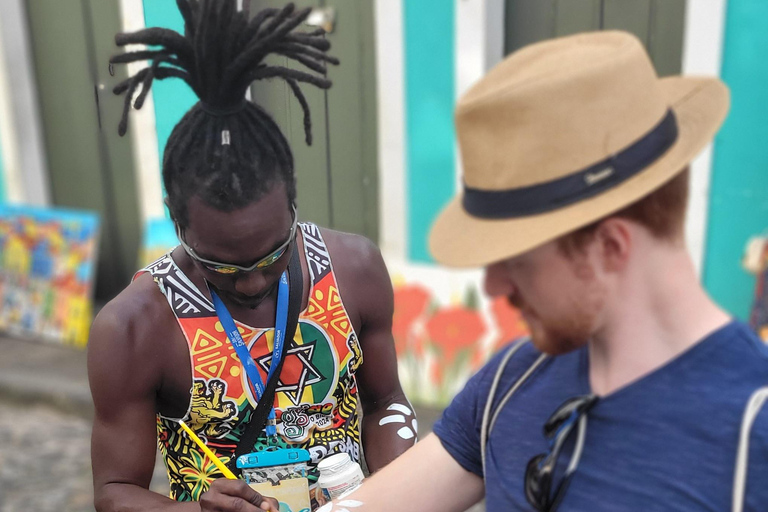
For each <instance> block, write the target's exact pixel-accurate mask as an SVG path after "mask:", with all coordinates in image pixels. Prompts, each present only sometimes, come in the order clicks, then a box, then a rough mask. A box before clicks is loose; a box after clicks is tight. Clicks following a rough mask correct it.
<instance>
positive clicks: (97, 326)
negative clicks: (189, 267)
mask: <svg viewBox="0 0 768 512" xmlns="http://www.w3.org/2000/svg"><path fill="white" fill-rule="evenodd" d="M173 328H175V326H174V319H173V314H172V313H171V310H170V308H169V307H168V304H167V302H166V299H165V296H164V295H163V294H162V293H161V292H160V291H159V289H158V287H157V285H156V284H155V282H154V280H153V279H152V276H150V275H149V274H142V275H140V276H139V277H137V278H136V279H135V280H134V281H133V282H132V283H131V284H130V285H128V286H127V287H126V288H125V289H124V290H123V291H122V292H120V294H118V295H117V297H115V298H114V299H112V300H111V301H109V302H108V303H107V304H106V305H105V306H104V307H103V308H102V309H101V311H99V314H98V315H97V316H96V318H95V319H94V321H93V326H92V327H91V336H90V339H89V342H88V344H89V352H91V353H95V354H101V353H102V352H104V351H109V352H111V353H113V354H115V355H117V356H118V357H119V358H121V359H124V360H125V361H126V362H129V361H132V360H144V361H146V360H151V359H152V358H154V357H157V356H160V355H161V354H159V353H158V351H159V350H161V344H158V343H155V340H157V339H158V338H161V339H162V338H167V337H168V335H169V333H170V332H171V331H170V329H173ZM110 359H111V358H110Z"/></svg>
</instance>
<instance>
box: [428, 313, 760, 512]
mask: <svg viewBox="0 0 768 512" xmlns="http://www.w3.org/2000/svg"><path fill="white" fill-rule="evenodd" d="M504 352H506V351H504ZM502 356H503V353H502V354H499V355H497V356H496V357H495V358H494V359H493V360H491V361H490V362H489V364H487V365H486V366H485V367H484V368H483V369H482V370H480V372H479V373H478V374H477V375H475V376H474V377H473V378H472V379H471V380H470V381H469V382H468V383H467V386H466V387H465V388H464V390H463V391H462V392H461V393H459V395H458V396H457V397H456V398H455V399H454V401H453V403H452V404H451V405H450V406H449V407H448V408H447V409H446V410H445V412H444V413H443V416H442V418H441V419H440V420H439V421H438V422H437V423H436V424H435V427H434V431H435V433H436V434H437V436H438V438H439V439H440V440H441V442H442V444H443V446H444V447H445V449H446V450H447V451H448V452H449V453H450V454H451V456H452V457H453V458H454V459H455V460H456V461H457V462H458V463H459V464H460V465H461V466H462V467H464V468H465V469H466V470H468V471H471V472H472V473H474V474H476V475H478V476H481V477H482V476H483V469H482V463H481V455H480V426H481V423H482V417H483V409H484V407H485V403H486V399H487V398H488V395H489V391H490V387H491V383H492V381H493V377H494V375H495V374H496V370H497V369H498V367H499V364H500V363H501V359H502ZM538 356H539V353H538V352H537V351H536V350H535V349H534V348H533V346H532V345H531V344H530V343H526V344H525V346H523V347H522V348H521V349H520V350H519V351H518V352H517V353H516V354H515V355H513V356H512V358H511V360H510V362H509V364H508V366H507V368H506V370H505V372H504V374H503V377H502V379H501V381H500V385H499V388H498V391H497V394H496V399H495V401H494V402H495V404H494V405H496V404H498V402H500V401H501V399H502V397H503V396H504V394H505V393H506V391H507V390H508V389H509V388H510V387H511V386H512V385H513V383H514V382H516V381H517V379H518V378H519V377H520V376H521V375H522V374H523V373H524V372H525V371H526V370H527V369H528V368H529V367H530V366H531V365H532V364H533V362H534V361H535V360H536V358H537V357H538ZM588 365H589V360H588V351H587V349H586V348H583V349H580V350H577V351H574V352H572V353H569V354H566V355H562V356H558V357H554V358H550V359H548V360H546V361H545V362H544V363H543V364H542V366H540V367H539V369H538V370H536V372H535V373H533V374H532V375H531V377H530V378H529V379H528V380H527V381H526V382H525V383H524V384H523V385H522V386H521V388H520V389H519V390H518V391H517V393H516V394H515V395H514V396H513V397H512V398H511V399H510V400H509V402H508V403H507V404H506V406H505V407H504V409H503V412H502V413H501V414H500V416H499V420H498V422H497V423H496V426H495V428H494V430H493V431H492V433H491V436H490V438H489V442H488V452H487V454H488V459H487V466H488V467H487V471H488V474H487V475H486V478H485V481H486V506H487V509H488V511H489V512H496V511H505V512H506V511H514V510H532V507H531V506H530V505H529V504H528V502H527V501H526V499H525V494H524V489H523V481H524V475H525V468H526V465H527V464H528V461H529V460H530V459H531V458H532V457H534V456H536V455H538V454H540V453H544V452H546V451H547V447H548V445H547V442H546V440H545V438H544V434H543V433H542V427H543V425H544V423H545V422H546V420H547V419H548V418H549V417H550V415H551V414H552V413H553V412H554V411H555V410H556V409H557V408H558V407H559V406H560V405H561V404H562V403H563V402H564V401H565V400H566V399H568V398H570V397H573V396H577V395H584V394H588V393H590V386H589V377H588ZM766 385H768V346H766V345H765V344H763V342H761V341H760V340H759V339H758V338H757V336H756V335H755V334H754V333H753V332H752V331H751V330H750V329H749V327H747V326H746V325H744V324H742V323H740V322H732V323H729V324H728V325H726V326H725V327H723V328H721V329H719V330H718V331H716V332H714V333H712V334H711V335H709V336H708V337H706V338H705V339H703V340H701V341H700V342H699V343H697V344H696V345H695V346H693V347H692V348H690V349H689V350H687V351H686V352H684V353H683V354H681V355H680V356H678V357H677V358H675V359H673V360H672V361H670V362H669V363H667V364H666V365H664V366H663V367H661V368H659V369H657V370H656V371H654V372H652V373H650V374H648V375H646V376H645V377H643V378H641V379H639V380H637V381H636V382H634V383H631V384H629V385H627V386H625V387H624V388H622V389H620V390H617V391H616V392H614V393H611V394H610V395H607V396H605V397H602V398H601V399H600V401H598V402H597V404H596V405H595V406H594V407H593V408H592V409H591V410H590V412H589V414H588V422H587V431H586V440H585V444H584V451H583V454H582V458H581V461H580V462H579V465H578V468H577V469H576V472H575V473H574V475H573V476H572V479H571V483H570V486H569V487H568V489H567V491H566V493H565V498H564V499H563V501H562V503H561V505H560V507H559V509H558V511H559V512H575V511H578V512H603V511H605V512H620V511H643V512H651V511H670V510H676V511H686V512H690V511H694V510H695V511H700V510H711V511H713V512H714V511H717V512H724V511H729V510H731V495H732V487H733V478H734V467H735V462H736V452H737V446H738V439H739V432H740V428H741V420H742V416H743V413H744V409H745V407H746V405H747V402H748V401H749V398H750V396H751V395H752V393H753V392H754V391H755V390H756V389H758V388H760V387H763V386H766ZM574 434H575V432H574V433H572V435H571V438H575V437H576V436H575V435H574ZM570 441H571V442H570V445H566V447H565V449H564V450H563V452H562V453H561V457H560V460H559V465H558V467H563V468H564V466H565V465H566V464H567V462H568V460H569V459H570V457H571V455H572V453H573V449H572V447H573V441H574V439H571V440H570ZM554 485H556V483H555V484H554ZM746 495H747V498H746V501H745V507H744V510H745V511H750V512H765V511H768V404H766V405H765V407H764V408H763V410H762V411H761V413H760V415H759V416H758V417H757V419H756V421H755V423H754V426H753V429H752V435H751V440H750V450H749V473H748V480H747V490H746Z"/></svg>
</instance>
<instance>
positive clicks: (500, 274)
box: [483, 261, 517, 297]
mask: <svg viewBox="0 0 768 512" xmlns="http://www.w3.org/2000/svg"><path fill="white" fill-rule="evenodd" d="M483 285H484V287H485V293H486V294H488V295H489V296H490V297H499V296H504V297H512V296H513V295H514V294H515V292H516V291H517V287H516V286H515V283H514V282H513V281H512V277H511V276H510V275H509V269H508V268H507V265H506V263H505V262H503V261H500V262H498V263H493V264H492V265H488V266H487V267H485V279H484V282H483Z"/></svg>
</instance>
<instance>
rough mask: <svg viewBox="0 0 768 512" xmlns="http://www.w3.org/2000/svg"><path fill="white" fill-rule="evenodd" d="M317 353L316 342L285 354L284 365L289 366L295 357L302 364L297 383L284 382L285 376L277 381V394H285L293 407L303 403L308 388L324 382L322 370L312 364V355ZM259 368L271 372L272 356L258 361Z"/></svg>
mask: <svg viewBox="0 0 768 512" xmlns="http://www.w3.org/2000/svg"><path fill="white" fill-rule="evenodd" d="M314 352H315V342H314V341H313V342H309V343H305V344H304V345H299V346H296V347H293V348H290V349H288V351H287V352H286V353H285V358H286V361H285V363H284V364H288V359H289V358H292V357H295V358H296V359H298V360H299V362H300V363H301V371H300V373H299V378H298V380H297V381H296V382H284V381H283V379H284V378H285V375H284V374H281V375H280V378H279V379H277V388H276V392H278V393H285V395H286V396H287V397H288V398H290V399H291V402H292V403H293V405H299V403H300V402H301V396H302V394H304V390H305V389H306V387H307V386H311V385H312V384H317V383H318V382H320V381H322V380H323V375H322V374H321V373H320V370H319V369H318V368H317V367H315V365H314V364H312V354H313V353H314ZM257 362H258V364H259V366H261V367H262V368H263V369H264V371H265V372H268V371H269V367H270V366H271V364H272V354H267V355H265V356H263V357H260V358H258V359H257Z"/></svg>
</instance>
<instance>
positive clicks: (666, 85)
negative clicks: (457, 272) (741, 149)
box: [429, 31, 729, 267]
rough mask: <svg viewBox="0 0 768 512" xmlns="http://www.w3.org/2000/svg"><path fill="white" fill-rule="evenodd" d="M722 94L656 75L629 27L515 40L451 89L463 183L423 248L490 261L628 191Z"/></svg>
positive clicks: (712, 112) (636, 188) (712, 126)
mask: <svg viewBox="0 0 768 512" xmlns="http://www.w3.org/2000/svg"><path fill="white" fill-rule="evenodd" d="M728 105H729V93H728V89H727V87H726V86H725V85H724V84H723V83H722V82H721V81H720V80H718V79H716V78H710V77H682V76H675V77H668V78H661V79H660V78H658V77H657V75H656V72H655V70H654V68H653V64H652V63H651V61H650V59H649V57H648V54H647V53H646V51H645V49H644V48H643V45H642V43H641V42H640V41H639V40H638V39H637V38H636V37H635V36H633V35H631V34H629V33H626V32H617V31H606V32H594V33H584V34H578V35H575V36H569V37H563V38H559V39H553V40H549V41H545V42H542V43H537V44H533V45H531V46H528V47H525V48H523V49H521V50H519V51H517V52H515V53H514V54H512V55H511V56H509V57H508V58H507V59H505V60H504V61H503V62H501V63H500V64H499V65H498V66H496V67H495V68H494V69H493V70H491V71H490V72H489V73H488V74H487V75H486V76H485V77H484V78H483V79H482V80H480V81H479V82H478V83H477V84H475V85H474V86H473V87H472V88H471V89H470V90H469V92H467V93H466V94H465V95H464V96H463V97H462V98H461V100H460V101H459V104H458V107H457V109H456V130H457V134H458V139H459V146H460V149H461V155H462V163H463V167H464V190H463V192H462V193H461V194H459V197H457V198H455V199H454V200H453V201H452V202H451V203H450V204H449V205H448V206H447V207H446V208H445V210H443V212H442V213H441V214H440V216H439V218H438V219H437V220H436V222H435V224H434V226H433V227H432V232H431V234H430V240H429V245H430V249H431V251H432V254H433V255H434V257H435V258H436V259H437V260H438V261H439V262H440V263H443V264H446V265H450V266H457V267H470V266H483V265H487V264H490V263H493V262H496V261H500V260H503V259H506V258H509V257H512V256H516V255H518V254H520V253H523V252H525V251H528V250H530V249H533V248H535V247H537V246H539V245H542V244H544V243H546V242H549V241H551V240H554V239H556V238H557V237H559V236H561V235H564V234H567V233H569V232H572V231H574V230H576V229H578V228H580V227H583V226H585V225H588V224H590V223H592V222H594V221H596V220H599V219H601V218H603V217H605V216H607V215H609V214H611V213H613V212H616V211H618V210H620V209H622V208H623V207H625V206H628V205H630V204H631V203H634V202H635V201H637V200H639V199H641V198H642V197H644V196H646V195H648V194H649V193H651V192H652V191H654V190H655V189H657V188H659V187H660V186H662V185H663V184H664V183H666V182H668V181H669V180H670V179H672V178H673V177H674V176H675V175H677V174H678V173H679V172H680V171H681V170H683V169H684V168H685V166H686V165H687V164H688V163H689V162H690V161H691V160H692V159H693V157H694V156H696V154H697V153H698V152H699V151H701V150H702V149H703V148H704V146H705V145H706V144H707V143H708V142H709V141H710V140H711V139H712V137H713V136H714V134H715V132H716V131H717V129H718V128H719V127H720V124H721V123H722V122H723V119H724V118H725V115H726V113H727V111H728Z"/></svg>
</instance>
